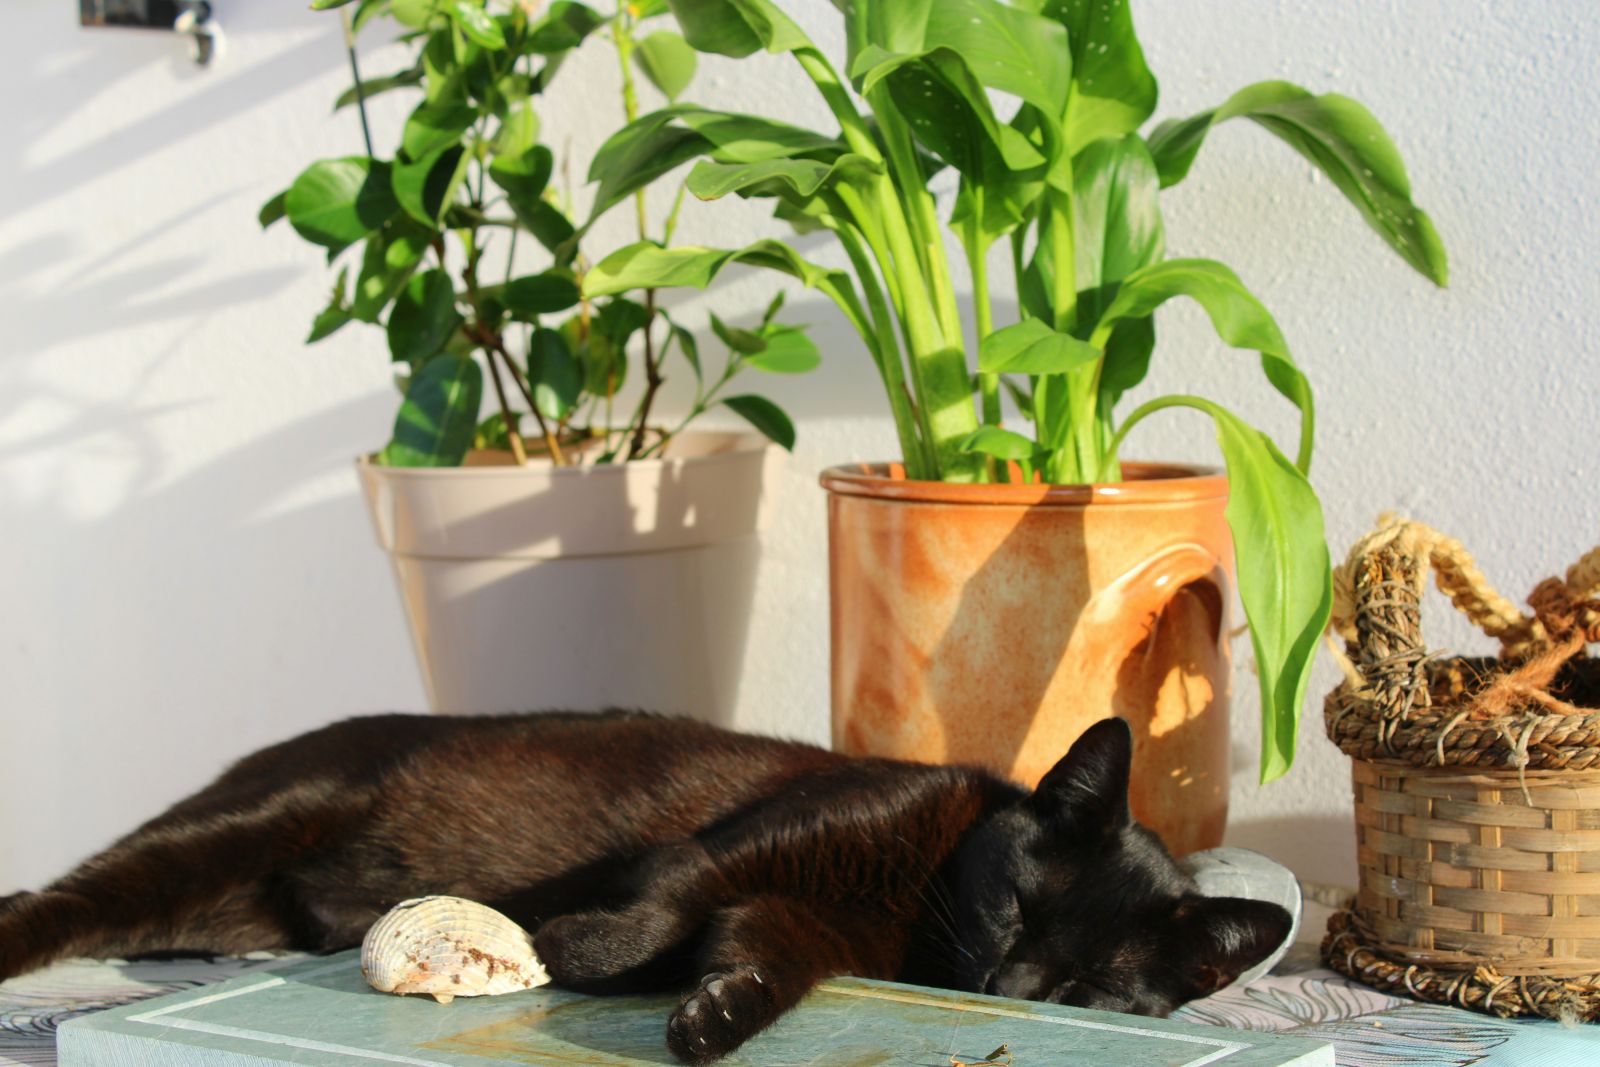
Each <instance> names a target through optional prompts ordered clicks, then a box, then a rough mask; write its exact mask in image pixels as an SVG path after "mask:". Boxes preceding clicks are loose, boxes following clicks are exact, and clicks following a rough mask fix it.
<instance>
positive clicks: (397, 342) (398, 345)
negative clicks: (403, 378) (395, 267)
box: [388, 270, 462, 363]
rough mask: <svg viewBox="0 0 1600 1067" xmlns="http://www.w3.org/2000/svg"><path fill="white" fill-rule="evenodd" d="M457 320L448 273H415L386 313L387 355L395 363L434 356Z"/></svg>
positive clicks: (452, 286) (453, 293) (459, 321)
mask: <svg viewBox="0 0 1600 1067" xmlns="http://www.w3.org/2000/svg"><path fill="white" fill-rule="evenodd" d="M461 322H462V319H461V314H460V312H458V311H456V290H455V286H454V284H452V283H451V281H450V275H448V274H446V273H445V272H444V271H442V270H430V271H426V272H424V273H422V274H418V275H416V276H415V277H413V278H411V279H410V280H409V281H407V282H406V286H405V289H404V290H402V291H401V293H400V295H399V297H397V298H396V299H395V302H394V310H393V311H391V312H389V326H388V333H389V354H390V356H392V357H393V358H394V360H395V362H397V363H415V362H418V361H420V360H425V359H428V358H429V357H431V356H435V355H437V354H438V353H440V352H442V351H444V346H445V344H446V343H447V342H448V341H449V340H450V335H451V334H453V333H455V332H456V329H457V327H459V326H460V325H461Z"/></svg>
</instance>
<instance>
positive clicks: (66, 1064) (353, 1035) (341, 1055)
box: [58, 952, 1334, 1067]
mask: <svg viewBox="0 0 1600 1067" xmlns="http://www.w3.org/2000/svg"><path fill="white" fill-rule="evenodd" d="M674 1003H675V998H673V997H668V996H650V997H606V998H592V997H585V996H581V995H579V994H576V993H569V992H565V991H563V990H559V989H551V988H548V987H546V988H544V989H536V990H529V991H527V992H524V993H513V994H508V995H506V996H500V997H480V998H476V999H471V1000H468V999H460V1000H456V1001H454V1002H453V1003H451V1004H448V1005H442V1004H436V1003H434V1002H433V1001H432V1000H429V999H425V998H417V997H394V996H386V995H383V994H379V993H375V992H373V991H372V990H371V989H369V988H368V987H367V985H366V983H365V982H364V981H363V980H362V978H361V974H360V969H359V967H358V965H357V962H356V954H355V953H353V952H351V953H344V954H341V955H339V956H329V957H326V958H322V959H315V960H308V961H306V962H304V963H301V964H296V965H294V966H292V967H287V968H284V969H282V970H279V971H276V972H274V973H273V974H271V975H259V974H257V975H247V976H244V977H241V978H236V979H233V980H231V981H227V982H223V983H221V984H219V985H214V986H207V987H205V988H202V989H196V990H191V991H188V992H185V993H180V994H175V995H173V996H169V997H163V998H161V999H159V1000H148V1001H143V1002H141V1003H138V1004H132V1005H129V1006H127V1007H123V1008H117V1009H113V1010H111V1011H106V1012H101V1013H99V1014H96V1015H91V1016H87V1017H85V1018H82V1019H75V1020H73V1021H71V1022H68V1023H66V1024H65V1025H64V1026H62V1028H61V1031H60V1033H59V1035H58V1052H59V1056H60V1064H61V1067H123V1065H129V1067H131V1065H134V1064H141V1065H142V1064H170V1065H173V1067H267V1065H275V1064H327V1065H341V1067H342V1065H354V1064H379V1063H388V1064H411V1065H415V1067H494V1065H502V1064H504V1065H510V1064H536V1065H548V1064H583V1065H597V1067H624V1065H627V1067H637V1065H666V1064H673V1063H674V1061H673V1059H672V1058H671V1056H670V1055H669V1054H668V1052H667V1049H666V1045H665V1043H664V1040H663V1034H664V1033H665V1029H666V1020H667V1015H668V1014H669V1012H670V1011H671V1008H672V1006H673V1004H674ZM1002 1044H1004V1045H1007V1046H1009V1048H1010V1050H1011V1053H1012V1056H1013V1062H1014V1065H1015V1067H1069V1065H1071V1067H1124V1065H1126V1067H1205V1065H1211V1064H1217V1065H1221V1067H1285V1065H1289V1064H1293V1065H1295V1067H1332V1065H1333V1062H1334V1059H1333V1047H1332V1046H1331V1045H1328V1044H1326V1043H1323V1042H1319V1041H1313V1040H1307V1039H1303V1038H1288V1037H1281V1036H1276V1035H1272V1034H1261V1033H1254V1032H1250V1031H1241V1030H1228V1029H1223V1028H1220V1027H1208V1026H1196V1025H1193V1024H1189V1023H1176V1022H1169V1021H1167V1020H1162V1019H1144V1018H1139V1017H1136V1016H1127V1015H1112V1014H1108V1013H1105V1012H1092V1011H1082V1010H1078V1009H1074V1008H1062V1007H1057V1006H1054V1005H1048V1004H1031V1003H1027V1002H1024V1001H1015V1000H1005V999H1001V998H997V997H981V996H971V995H966V994H959V993H951V992H948V991H944V990H934V989H921V988H917V987H914V986H903V985H895V984H893V983H888V982H870V981H864V980H860V979H838V980H835V981H831V982H828V983H825V984H824V985H823V986H821V987H820V988H818V989H817V990H816V991H815V992H814V993H813V994H812V995H811V996H810V997H808V998H807V999H806V1001H805V1002H804V1003H803V1004H802V1005H801V1006H800V1007H799V1008H797V1009H796V1010H794V1011H793V1012H791V1013H789V1014H788V1015H787V1016H785V1017H784V1018H783V1019H782V1020H781V1021H780V1022H779V1023H778V1024H777V1025H776V1026H774V1027H773V1028H772V1029H770V1030H768V1031H767V1032H766V1033H764V1034H761V1035H760V1036H758V1037H757V1038H755V1039H754V1040H752V1041H751V1042H749V1043H748V1044H746V1045H745V1046H744V1048H742V1049H740V1050H739V1052H738V1054H736V1055H735V1056H733V1057H730V1058H729V1059H728V1060H726V1061H724V1062H725V1063H727V1064H728V1065H729V1067H800V1065H810V1067H878V1065H886V1067H887V1065H893V1067H950V1065H951V1060H952V1057H955V1058H957V1059H960V1060H963V1061H967V1062H973V1061H977V1060H981V1059H982V1058H983V1056H984V1055H985V1054H986V1053H988V1052H989V1051H990V1050H991V1049H994V1048H995V1047H997V1046H999V1045H1002Z"/></svg>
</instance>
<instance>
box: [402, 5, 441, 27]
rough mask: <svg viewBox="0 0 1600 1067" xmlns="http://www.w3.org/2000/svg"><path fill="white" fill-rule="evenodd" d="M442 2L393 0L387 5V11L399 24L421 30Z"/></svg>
mask: <svg viewBox="0 0 1600 1067" xmlns="http://www.w3.org/2000/svg"><path fill="white" fill-rule="evenodd" d="M442 2H443V0H393V2H392V3H390V5H389V12H390V14H392V15H394V18H395V21H396V22H398V23H400V25H402V26H409V27H411V28H412V29H414V30H421V29H426V28H427V26H428V23H429V22H431V21H432V19H433V15H434V12H436V11H438V10H439V5H440V4H441V3H442Z"/></svg>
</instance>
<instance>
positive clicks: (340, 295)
mask: <svg viewBox="0 0 1600 1067" xmlns="http://www.w3.org/2000/svg"><path fill="white" fill-rule="evenodd" d="M349 276H350V268H349V267H341V268H340V270H339V278H338V280H337V281H335V282H334V283H333V293H332V294H331V295H330V296H329V298H328V306H327V307H325V308H323V309H322V311H321V312H320V313H318V315H317V317H316V320H315V321H314V322H312V324H311V333H310V334H308V335H307V336H306V344H308V345H314V344H316V343H317V342H318V341H320V340H322V339H323V338H324V337H328V336H331V335H332V334H333V333H335V332H336V331H337V330H338V329H339V328H340V327H341V326H343V325H344V324H345V323H347V322H349V321H350V319H351V315H350V305H349V304H348V303H347V302H346V299H345V281H346V279H347V278H349Z"/></svg>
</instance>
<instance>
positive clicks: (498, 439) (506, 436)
mask: <svg viewBox="0 0 1600 1067" xmlns="http://www.w3.org/2000/svg"><path fill="white" fill-rule="evenodd" d="M472 447H473V448H485V449H498V450H499V451H502V452H509V451H511V432H510V428H509V427H507V426H506V417H505V416H504V415H502V414H500V412H498V411H496V412H495V413H494V414H492V415H490V416H489V417H488V418H487V419H484V420H483V421H482V422H480V423H478V428H477V429H476V430H474V431H473V432H472Z"/></svg>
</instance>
